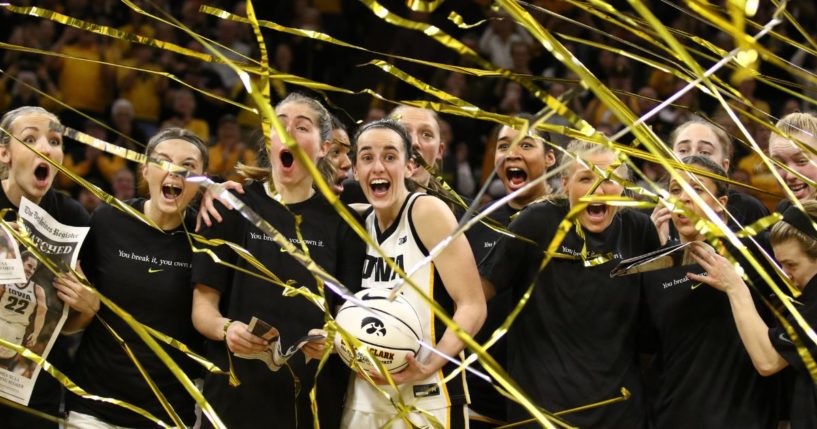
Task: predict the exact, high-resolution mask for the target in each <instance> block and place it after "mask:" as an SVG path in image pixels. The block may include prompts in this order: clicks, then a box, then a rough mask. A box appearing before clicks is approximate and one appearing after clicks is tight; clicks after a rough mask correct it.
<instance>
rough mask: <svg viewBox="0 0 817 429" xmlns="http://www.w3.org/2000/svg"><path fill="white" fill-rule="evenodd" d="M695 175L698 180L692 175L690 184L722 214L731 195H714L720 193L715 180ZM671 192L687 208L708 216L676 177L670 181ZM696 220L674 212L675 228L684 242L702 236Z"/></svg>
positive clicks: (711, 206) (698, 214)
mask: <svg viewBox="0 0 817 429" xmlns="http://www.w3.org/2000/svg"><path fill="white" fill-rule="evenodd" d="M680 173H681V175H682V176H683V175H686V174H687V173H685V172H683V171H680ZM695 177H696V178H697V181H696V180H695V179H692V178H691V177H690V178H689V180H688V182H689V186H691V187H692V189H693V190H694V191H695V192H696V193H697V194H698V196H699V197H701V199H702V200H703V201H704V203H706V205H707V206H709V207H710V208H711V209H712V210H714V211H715V213H718V214H720V215H722V214H723V207H722V206H725V205H726V201H727V199H728V198H729V197H728V196H726V195H723V196H720V197H717V198H716V197H714V196H715V195H717V194H718V186H717V184H716V183H715V181H714V180H712V179H710V178H708V177H704V176H698V175H695ZM702 185H703V186H702ZM669 193H670V195H672V196H674V197H675V198H677V199H678V201H680V202H682V203H683V204H684V206H685V207H686V208H687V210H689V211H690V212H692V213H693V214H695V215H696V216H698V217H700V218H706V213H704V210H703V209H702V208H701V207H700V206H698V204H696V203H695V202H694V201H693V200H692V198H691V197H690V196H689V194H687V193H686V192H685V191H684V190H683V188H681V185H680V183H678V181H676V180H675V179H672V180H670V182H669ZM696 221H697V219H690V218H688V217H687V216H685V215H684V214H683V213H676V212H673V213H672V223H673V224H674V225H675V229H677V230H678V235H679V236H680V238H681V242H682V243H686V242H689V241H695V240H698V239H699V238H701V237H700V233H699V232H698V230H697V229H695V222H696Z"/></svg>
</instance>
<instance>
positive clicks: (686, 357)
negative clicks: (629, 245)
mask: <svg viewBox="0 0 817 429" xmlns="http://www.w3.org/2000/svg"><path fill="white" fill-rule="evenodd" d="M683 162H684V164H686V165H690V166H694V167H697V168H699V169H702V170H705V171H708V172H710V173H714V174H716V175H719V176H724V175H725V174H726V172H725V171H724V170H723V169H722V168H721V166H719V165H718V164H716V163H715V162H714V161H712V160H710V159H709V158H706V157H703V156H699V155H693V156H689V157H686V158H684V159H683ZM680 174H682V175H683V176H684V177H685V178H687V179H688V180H687V181H688V182H689V186H691V187H692V189H693V190H694V191H695V192H696V193H697V195H698V196H699V197H700V198H701V199H702V200H703V201H704V203H705V204H706V206H707V207H708V208H709V209H711V210H712V211H714V212H715V213H717V214H718V216H720V217H721V219H722V220H725V213H724V206H727V199H728V198H729V196H728V194H727V184H726V183H724V182H721V181H716V180H714V179H712V178H708V177H705V176H702V175H693V174H691V173H683V172H680ZM668 190H669V193H670V195H672V196H674V197H675V198H677V201H678V202H680V203H682V204H683V206H684V207H685V208H686V209H687V210H688V211H689V213H688V214H692V215H694V216H688V215H687V214H684V213H682V212H681V211H680V210H675V211H673V212H672V215H671V216H672V220H671V221H672V223H673V224H674V225H675V229H676V230H677V231H678V236H679V241H680V243H690V242H693V241H702V240H704V239H705V238H706V237H705V236H704V234H702V233H701V232H700V230H699V229H698V227H696V225H698V221H699V219H707V216H706V214H705V212H704V210H703V207H700V206H698V205H697V204H696V203H695V202H694V201H693V200H692V198H691V196H690V195H689V194H687V193H686V191H684V190H683V188H682V187H681V185H680V184H679V183H678V182H677V181H676V180H675V179H670V181H669V186H668ZM660 226H661V225H659V228H660ZM756 241H759V242H765V241H766V240H765V235H763V234H761V235H760V236H758V237H756ZM669 244H677V242H675V241H670V243H669ZM723 245H724V246H726V249H728V251H729V253H730V254H731V255H732V256H733V257H735V258H736V259H737V260H738V261H740V263H741V266H742V267H744V268H745V270H746V272H747V274H749V276H750V278H751V279H752V281H753V283H754V284H756V285H757V286H761V285H762V281H761V280H760V278H759V276H758V275H757V274H756V272H755V271H754V270H752V269H751V265H750V264H749V263H748V262H747V261H746V259H745V258H743V257H742V256H741V254H740V252H739V251H738V250H737V249H736V248H735V247H733V246H731V245H730V244H729V243H728V242H727V241H725V240H724V241H723ZM745 246H746V248H747V249H752V248H753V246H754V245H753V244H752V243H747V244H746V245H745ZM755 253H756V254H757V255H758V256H756V259H757V260H758V261H762V260H763V259H762V257H761V256H760V253H759V252H755ZM690 271H692V272H696V273H699V274H700V273H701V272H702V271H703V270H702V269H701V267H700V266H697V265H694V266H689V265H686V266H681V267H675V268H668V269H663V270H658V271H651V272H648V273H645V274H644V277H643V287H642V290H643V295H644V302H645V304H646V308H647V313H648V315H649V320H650V322H651V325H652V326H653V327H654V333H655V336H656V339H655V345H654V346H653V348H654V352H655V353H656V359H655V361H654V365H653V366H654V367H655V369H656V372H657V375H658V383H657V386H656V392H655V397H653V398H650V399H651V405H652V413H651V414H652V416H653V418H654V419H655V427H659V428H665V427H695V428H702V429H704V428H712V429H715V428H724V427H740V428H758V429H761V428H773V427H776V424H777V417H778V416H777V413H776V411H777V401H776V394H777V380H776V379H763V378H761V377H760V376H759V375H758V374H757V372H756V371H755V370H754V367H753V366H752V362H751V360H750V359H749V356H748V355H746V352H745V351H744V349H743V346H742V345H741V343H740V337H739V335H738V332H737V330H736V329H735V324H734V322H733V321H732V317H731V315H730V311H729V302H728V300H726V299H724V297H723V296H720V294H719V293H718V292H717V291H716V290H714V289H710V288H698V287H697V286H698V284H696V283H695V282H692V281H689V280H688V279H687V273H688V272H690ZM768 271H769V272H771V270H768ZM765 289H766V288H761V290H765ZM755 296H756V297H757V295H755ZM758 301H759V299H758Z"/></svg>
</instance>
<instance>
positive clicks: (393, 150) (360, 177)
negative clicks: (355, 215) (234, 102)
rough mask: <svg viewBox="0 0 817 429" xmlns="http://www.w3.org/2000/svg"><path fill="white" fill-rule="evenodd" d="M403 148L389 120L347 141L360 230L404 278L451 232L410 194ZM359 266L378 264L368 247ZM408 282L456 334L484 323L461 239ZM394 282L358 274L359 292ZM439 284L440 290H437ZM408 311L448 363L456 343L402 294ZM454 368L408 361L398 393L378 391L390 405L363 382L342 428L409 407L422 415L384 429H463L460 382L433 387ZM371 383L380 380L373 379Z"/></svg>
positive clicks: (431, 207) (436, 208) (425, 357)
mask: <svg viewBox="0 0 817 429" xmlns="http://www.w3.org/2000/svg"><path fill="white" fill-rule="evenodd" d="M410 151H411V140H410V138H409V136H408V134H407V133H406V131H405V129H404V128H403V126H402V125H400V124H399V123H397V122H395V121H393V120H388V119H387V120H381V121H376V122H372V123H369V124H366V125H364V126H363V127H361V128H360V130H358V132H357V135H356V136H355V163H354V174H355V179H356V180H357V181H358V182H360V185H361V188H362V189H363V193H364V195H366V199H367V200H368V201H369V203H370V204H371V206H372V207H371V209H370V210H369V212H368V215H367V216H366V223H365V225H366V229H367V231H368V232H369V235H370V236H371V237H372V239H374V240H376V241H377V242H378V245H379V246H380V248H381V249H382V250H383V251H384V252H385V253H386V256H388V257H390V258H391V259H392V260H395V261H396V260H402V261H403V263H402V265H403V269H404V270H406V271H408V270H411V269H412V268H414V266H415V265H416V264H417V263H418V262H419V261H421V260H422V259H423V258H425V257H426V255H428V252H429V250H430V249H432V248H434V246H436V245H437V244H438V243H439V242H440V241H442V240H443V239H444V238H445V237H447V236H448V235H450V234H451V233H452V232H453V231H454V229H455V228H456V224H457V222H456V220H455V218H454V215H453V214H452V213H451V210H449V209H448V207H447V206H446V205H445V204H444V203H443V202H442V201H441V200H439V199H437V198H436V197H433V196H429V195H424V194H416V193H411V192H410V191H409V190H408V189H407V188H406V179H407V178H408V177H409V176H410V175H411V172H412V168H413V165H412V164H410V163H409V153H410ZM366 252H367V257H366V262H367V265H371V264H374V266H377V265H378V264H381V263H383V261H382V257H381V256H380V254H379V253H378V252H376V251H375V250H374V249H373V248H372V247H371V246H369V247H368V248H367V251H366ZM411 279H412V280H413V282H414V283H415V284H416V285H417V286H419V288H420V289H421V292H422V293H423V294H425V295H427V296H429V297H431V298H433V299H434V300H435V301H436V302H437V303H439V304H440V305H441V306H442V307H443V308H444V309H445V310H446V311H447V312H448V313H449V314H451V315H452V317H453V319H454V321H455V322H456V323H457V324H458V325H459V326H460V327H462V329H463V330H464V331H465V332H467V333H469V334H471V335H473V334H475V333H476V332H477V331H478V330H479V328H480V326H482V323H483V321H484V319H485V312H486V310H485V297H484V295H483V293H482V291H481V289H480V280H479V275H478V273H477V268H476V263H475V262H474V258H473V255H472V253H471V251H470V249H469V246H468V242H467V241H466V239H465V237H460V238H458V239H456V240H454V241H453V242H451V243H450V245H449V246H448V247H447V248H446V249H445V250H444V251H442V252H441V253H440V254H439V255H438V256H437V257H435V258H434V259H433V262H432V263H429V264H427V265H425V266H423V267H422V268H420V269H419V270H417V271H416V272H415V273H414V274H412V275H411ZM399 282H400V277H399V276H394V275H385V276H384V275H382V270H377V269H372V267H369V269H367V268H366V267H365V266H364V269H363V278H362V282H361V283H362V287H364V288H392V287H394V286H396V285H397V284H398V283H399ZM438 283H440V284H438ZM402 293H403V295H404V297H405V298H406V299H407V300H408V301H409V302H411V303H412V305H414V307H415V309H416V310H417V313H418V314H419V315H420V317H421V321H422V323H423V341H424V342H426V343H427V344H431V345H433V346H434V347H435V349H436V351H438V352H440V353H441V354H444V355H446V356H453V357H456V356H457V355H458V354H459V353H460V352H461V351H462V349H463V343H462V341H460V340H459V338H457V336H456V335H455V334H454V332H453V331H451V330H449V329H446V327H445V325H444V324H442V323H441V322H440V321H439V320H438V318H436V317H435V316H434V314H433V313H432V310H431V308H429V306H428V305H427V304H425V302H424V301H423V300H422V299H421V297H420V295H419V294H418V293H417V292H416V291H414V290H413V289H412V288H410V287H409V286H406V287H404V289H403V291H402ZM454 367H456V366H455V365H453V364H452V363H450V362H448V361H447V360H446V359H444V358H443V357H441V356H440V355H439V354H437V353H432V352H430V351H428V350H422V351H421V352H420V353H419V355H418V356H416V357H413V356H410V357H409V358H408V367H407V368H406V369H405V370H403V371H401V372H399V373H396V374H393V378H394V381H395V383H397V384H398V387H399V391H394V390H393V389H391V388H389V387H388V386H385V385H381V386H379V387H380V388H382V389H384V390H386V391H387V392H388V393H389V394H390V395H391V401H389V399H386V398H385V397H383V396H382V394H381V393H380V392H379V391H378V389H377V388H375V387H374V386H372V385H371V384H369V383H368V382H367V381H366V380H364V379H363V378H357V379H355V380H354V383H353V384H352V385H351V386H350V391H349V394H348V396H347V400H346V405H345V408H344V413H343V421H342V425H341V426H342V427H344V428H362V427H383V426H385V425H387V424H388V423H390V422H392V419H394V418H395V416H396V414H397V410H396V409H395V407H394V406H393V405H392V402H395V403H400V402H402V403H403V404H406V405H413V406H415V407H416V408H417V409H421V410H424V411H427V412H428V413H430V414H425V413H420V412H417V411H415V412H412V413H410V414H408V415H407V416H406V417H405V418H403V419H399V420H396V421H394V422H392V426H391V427H398V428H400V427H408V426H409V422H408V421H410V422H411V423H412V424H414V425H420V426H429V425H430V423H431V422H430V418H429V415H431V416H433V417H434V418H435V419H436V420H437V421H438V422H439V423H440V424H441V425H442V426H443V427H466V426H467V417H466V415H465V405H466V403H467V398H468V394H467V387H466V386H465V378H464V375H463V374H459V375H458V376H456V377H454V379H452V380H451V381H449V382H448V383H445V384H441V381H442V380H443V378H444V377H445V376H446V375H448V374H449V373H450V372H451V370H452V369H453V368H454ZM374 378H375V380H376V381H378V382H379V383H385V380H384V379H382V378H380V377H378V376H376V375H374Z"/></svg>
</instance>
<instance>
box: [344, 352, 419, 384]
mask: <svg viewBox="0 0 817 429" xmlns="http://www.w3.org/2000/svg"><path fill="white" fill-rule="evenodd" d="M406 363H408V366H407V367H406V368H405V369H404V370H402V371H400V372H398V373H394V374H392V375H391V378H392V380H394V384H397V385H400V384H407V383H413V382H415V381H420V380H425V379H426V378H428V377H430V376H431V374H433V373H434V371H432V368H431V367H430V366H428V365H426V364H425V363H423V362H420V361H418V360H417V359H416V358H415V357H414V355H413V354H408V355H406ZM369 376H370V377H371V378H372V381H374V382H375V384H389V382H388V381H387V380H386V378H385V377H383V376H381V375H380V374H378V373H377V371H374V370H371V371H369ZM358 377H361V378H363V376H362V375H360V374H358Z"/></svg>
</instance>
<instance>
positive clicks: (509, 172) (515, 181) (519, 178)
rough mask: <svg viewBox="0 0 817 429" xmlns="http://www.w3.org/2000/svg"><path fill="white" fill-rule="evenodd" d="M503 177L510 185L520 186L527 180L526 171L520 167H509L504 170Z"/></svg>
mask: <svg viewBox="0 0 817 429" xmlns="http://www.w3.org/2000/svg"><path fill="white" fill-rule="evenodd" d="M505 177H507V178H508V182H509V183H510V184H511V185H513V186H520V185H522V184H524V183H525V182H526V181H527V180H528V173H525V171H524V170H522V169H521V168H516V167H510V168H508V169H506V170H505Z"/></svg>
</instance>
